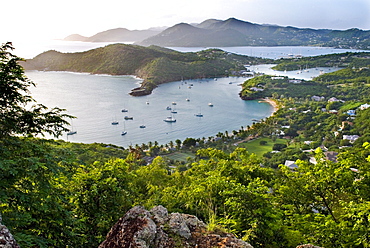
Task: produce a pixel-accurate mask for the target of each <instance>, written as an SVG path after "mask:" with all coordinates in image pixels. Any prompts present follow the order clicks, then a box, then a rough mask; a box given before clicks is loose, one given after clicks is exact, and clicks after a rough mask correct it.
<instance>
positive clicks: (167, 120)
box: [163, 116, 176, 122]
mask: <svg viewBox="0 0 370 248" xmlns="http://www.w3.org/2000/svg"><path fill="white" fill-rule="evenodd" d="M163 121H165V122H176V119H175V118H173V117H172V116H168V117H167V118H166V119H164V120H163Z"/></svg>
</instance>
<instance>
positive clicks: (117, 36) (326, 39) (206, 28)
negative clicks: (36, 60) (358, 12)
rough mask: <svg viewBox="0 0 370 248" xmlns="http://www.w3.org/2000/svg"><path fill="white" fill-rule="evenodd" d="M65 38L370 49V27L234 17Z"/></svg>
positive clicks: (158, 43)
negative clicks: (303, 25) (337, 27)
mask: <svg viewBox="0 0 370 248" xmlns="http://www.w3.org/2000/svg"><path fill="white" fill-rule="evenodd" d="M64 40H79V41H87V42H133V43H134V44H137V45H142V46H150V45H156V46H163V47H178V46H185V47H199V46H204V47H228V46H327V47H335V48H353V49H370V30H361V29H358V28H351V29H347V30H333V29H313V28H298V27H293V26H279V25H273V24H256V23H252V22H248V21H243V20H239V19H236V18H234V17H231V18H229V19H226V20H218V19H207V20H205V21H203V22H201V23H199V24H188V23H184V22H182V23H178V24H175V25H173V26H171V27H167V28H165V29H163V28H162V29H154V28H150V29H146V30H128V29H125V28H117V29H109V30H106V31H103V32H99V33H97V34H95V35H93V36H91V37H84V36H81V35H77V34H74V35H70V36H67V37H66V38H64Z"/></svg>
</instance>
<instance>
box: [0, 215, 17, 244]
mask: <svg viewBox="0 0 370 248" xmlns="http://www.w3.org/2000/svg"><path fill="white" fill-rule="evenodd" d="M1 222H2V218H1V215H0V248H19V247H20V246H19V245H18V244H17V242H16V241H15V239H14V237H13V235H12V234H11V233H10V231H9V229H8V228H7V227H6V226H4V225H3V224H1Z"/></svg>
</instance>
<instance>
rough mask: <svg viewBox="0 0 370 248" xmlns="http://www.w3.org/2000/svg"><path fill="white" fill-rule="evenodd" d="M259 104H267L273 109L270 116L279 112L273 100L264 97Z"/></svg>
mask: <svg viewBox="0 0 370 248" xmlns="http://www.w3.org/2000/svg"><path fill="white" fill-rule="evenodd" d="M259 102H267V103H268V104H270V105H271V106H272V107H273V111H272V114H274V113H275V112H276V111H278V110H279V106H278V104H277V102H276V101H275V100H272V99H270V98H267V97H266V98H262V99H261V100H260V101H259Z"/></svg>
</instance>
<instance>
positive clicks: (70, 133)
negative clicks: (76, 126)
mask: <svg viewBox="0 0 370 248" xmlns="http://www.w3.org/2000/svg"><path fill="white" fill-rule="evenodd" d="M76 133H77V131H70V132H68V133H67V135H74V134H76Z"/></svg>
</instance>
